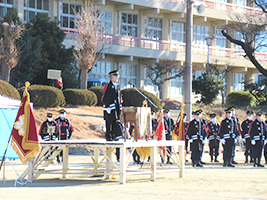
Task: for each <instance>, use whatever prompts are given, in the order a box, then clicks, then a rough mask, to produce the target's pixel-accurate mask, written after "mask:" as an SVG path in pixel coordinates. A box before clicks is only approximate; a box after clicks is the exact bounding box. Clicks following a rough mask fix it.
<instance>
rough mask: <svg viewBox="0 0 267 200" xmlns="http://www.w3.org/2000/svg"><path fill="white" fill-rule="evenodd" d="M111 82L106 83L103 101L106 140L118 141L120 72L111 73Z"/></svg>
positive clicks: (120, 107)
mask: <svg viewBox="0 0 267 200" xmlns="http://www.w3.org/2000/svg"><path fill="white" fill-rule="evenodd" d="M109 75H110V82H108V83H106V85H105V86H104V89H103V94H102V97H101V101H103V102H104V105H103V107H104V120H105V121H106V140H107V141H113V140H115V141H117V140H118V137H117V134H116V132H120V131H119V130H116V129H117V122H119V121H120V114H121V109H122V105H121V91H120V86H119V84H118V81H119V71H118V70H114V71H111V72H109Z"/></svg>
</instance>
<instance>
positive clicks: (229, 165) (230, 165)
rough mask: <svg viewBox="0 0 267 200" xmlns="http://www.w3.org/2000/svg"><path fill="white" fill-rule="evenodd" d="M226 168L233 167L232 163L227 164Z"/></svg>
mask: <svg viewBox="0 0 267 200" xmlns="http://www.w3.org/2000/svg"><path fill="white" fill-rule="evenodd" d="M227 167H235V165H233V164H232V163H229V164H228V165H227Z"/></svg>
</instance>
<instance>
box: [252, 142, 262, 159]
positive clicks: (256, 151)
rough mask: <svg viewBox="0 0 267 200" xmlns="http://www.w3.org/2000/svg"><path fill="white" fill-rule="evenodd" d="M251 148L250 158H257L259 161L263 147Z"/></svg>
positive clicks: (253, 146)
mask: <svg viewBox="0 0 267 200" xmlns="http://www.w3.org/2000/svg"><path fill="white" fill-rule="evenodd" d="M251 148H252V158H259V159H261V156H262V150H263V145H257V146H256V145H251Z"/></svg>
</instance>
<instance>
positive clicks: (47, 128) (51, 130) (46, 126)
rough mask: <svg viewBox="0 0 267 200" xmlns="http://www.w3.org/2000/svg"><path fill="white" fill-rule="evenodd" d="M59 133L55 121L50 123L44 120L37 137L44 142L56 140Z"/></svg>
mask: <svg viewBox="0 0 267 200" xmlns="http://www.w3.org/2000/svg"><path fill="white" fill-rule="evenodd" d="M59 133H60V128H59V126H58V124H57V122H56V121H55V120H53V121H51V122H49V121H48V120H46V121H44V122H43V123H42V125H41V126H40V130H39V135H40V136H41V137H42V139H43V140H45V141H49V140H56V139H58V135H59Z"/></svg>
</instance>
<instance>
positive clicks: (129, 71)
mask: <svg viewBox="0 0 267 200" xmlns="http://www.w3.org/2000/svg"><path fill="white" fill-rule="evenodd" d="M137 71H138V66H137V65H132V64H123V63H120V69H119V74H120V79H119V84H120V86H121V89H123V88H129V87H132V85H130V84H129V83H128V82H131V83H133V84H134V85H137Z"/></svg>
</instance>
